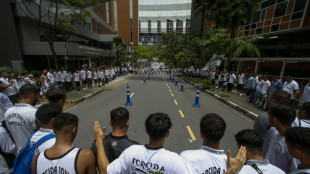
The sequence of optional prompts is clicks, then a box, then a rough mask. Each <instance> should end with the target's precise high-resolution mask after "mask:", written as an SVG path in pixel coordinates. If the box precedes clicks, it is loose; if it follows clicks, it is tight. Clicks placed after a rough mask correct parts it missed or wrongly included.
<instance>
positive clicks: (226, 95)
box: [219, 94, 230, 98]
mask: <svg viewBox="0 0 310 174" xmlns="http://www.w3.org/2000/svg"><path fill="white" fill-rule="evenodd" d="M219 96H220V97H222V98H224V97H230V95H228V94H220V95H219Z"/></svg>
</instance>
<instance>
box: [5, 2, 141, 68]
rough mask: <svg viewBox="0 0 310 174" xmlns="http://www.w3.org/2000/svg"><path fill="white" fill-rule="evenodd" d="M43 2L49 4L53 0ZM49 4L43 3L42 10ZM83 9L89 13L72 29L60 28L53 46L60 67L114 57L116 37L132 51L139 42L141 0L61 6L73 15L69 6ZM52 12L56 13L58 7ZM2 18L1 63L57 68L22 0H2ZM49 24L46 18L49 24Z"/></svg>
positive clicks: (48, 48)
mask: <svg viewBox="0 0 310 174" xmlns="http://www.w3.org/2000/svg"><path fill="white" fill-rule="evenodd" d="M42 2H43V4H49V3H50V2H51V1H50V0H43V1H42ZM85 2H88V1H85ZM89 2H93V1H89ZM48 8H49V7H48V6H43V11H44V10H45V11H46V10H47V9H48ZM80 9H86V10H88V11H89V12H90V17H88V18H87V19H86V20H85V21H83V22H82V21H81V22H77V24H76V25H75V30H73V31H69V30H62V31H58V32H57V38H56V41H55V42H54V48H55V52H56V55H57V63H58V65H59V66H58V67H59V68H61V67H67V68H68V69H69V70H71V71H72V70H74V69H75V68H80V67H81V65H82V64H85V63H86V64H89V65H93V64H94V63H93V62H92V61H91V60H92V58H93V57H96V58H99V59H100V60H101V61H103V62H104V61H109V60H114V57H115V53H114V51H113V38H114V37H118V36H120V37H121V38H122V40H123V44H122V45H123V47H124V48H125V49H126V50H127V51H130V49H131V46H130V45H133V44H138V0H99V2H97V3H95V4H93V3H86V4H85V6H83V7H75V6H70V7H67V6H65V5H60V7H59V10H60V11H61V13H60V15H62V16H66V15H70V14H67V12H68V11H70V10H80ZM33 12H34V14H35V13H36V12H37V11H36V10H34V11H33ZM51 13H52V14H53V13H54V14H55V9H52V10H51ZM0 21H1V23H2V24H3V26H6V27H1V29H0V30H1V31H0V38H1V39H0V46H1V47H0V51H1V56H2V57H3V58H1V59H0V65H1V66H9V67H12V68H14V69H27V70H42V69H43V68H56V63H55V60H54V58H53V56H52V55H53V54H52V52H51V50H50V47H49V44H48V42H47V40H46V38H45V37H44V35H43V34H42V32H41V31H40V29H39V27H38V25H37V24H36V23H35V22H34V21H35V18H34V17H33V16H32V15H31V14H29V12H27V10H26V9H25V7H23V6H21V5H20V0H17V1H15V0H1V1H0ZM49 26H50V25H49V23H48V21H46V27H49Z"/></svg>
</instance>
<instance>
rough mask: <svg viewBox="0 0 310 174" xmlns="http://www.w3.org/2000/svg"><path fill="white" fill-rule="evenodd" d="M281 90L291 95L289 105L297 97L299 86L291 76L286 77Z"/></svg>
mask: <svg viewBox="0 0 310 174" xmlns="http://www.w3.org/2000/svg"><path fill="white" fill-rule="evenodd" d="M283 90H284V91H286V92H288V93H290V94H291V104H292V102H293V101H295V100H296V99H297V97H298V95H299V85H298V83H297V82H296V81H295V80H293V78H292V77H291V76H287V78H286V82H284V84H283Z"/></svg>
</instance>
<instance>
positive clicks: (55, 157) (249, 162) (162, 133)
mask: <svg viewBox="0 0 310 174" xmlns="http://www.w3.org/2000/svg"><path fill="white" fill-rule="evenodd" d="M82 69H83V68H82ZM231 74H233V73H231ZM2 77H3V78H1V79H0V121H1V126H0V153H1V156H0V173H12V172H14V173H31V172H32V173H40V174H41V173H44V174H45V173H97V169H98V170H99V172H100V173H111V174H115V173H150V174H151V173H161V174H165V173H166V174H167V173H169V174H170V173H176V174H183V173H184V174H185V173H197V174H198V173H199V174H201V173H205V174H206V173H208V174H209V173H212V174H213V173H221V174H223V173H245V174H248V173H254V174H256V173H258V174H261V173H264V174H266V173H267V174H268V173H270V174H271V173H272V174H275V173H277V174H278V173H279V174H281V173H291V174H297V173H310V149H309V147H310V102H309V101H307V100H305V101H304V102H303V103H302V105H301V107H300V109H299V110H298V114H297V113H296V110H295V108H293V107H291V103H292V99H294V95H295V93H296V91H294V90H293V94H292V92H288V91H287V90H285V86H290V85H289V84H290V83H291V82H289V81H286V83H287V84H285V83H284V84H283V85H282V87H281V88H280V87H278V85H276V84H274V85H275V86H276V87H275V89H274V91H273V92H271V93H270V95H269V97H268V98H266V100H268V106H269V108H268V112H265V113H263V114H261V115H259V116H258V117H257V119H256V120H255V123H254V127H253V129H245V130H240V131H239V132H238V133H237V134H236V135H235V140H236V144H237V147H238V148H239V153H238V155H237V156H236V158H231V155H230V151H227V155H226V154H225V150H223V149H220V141H221V139H222V138H223V135H224V134H225V131H226V122H225V120H224V119H223V118H222V117H221V116H220V115H218V114H216V113H208V114H205V115H203V116H202V117H201V120H200V123H199V126H200V134H201V138H202V146H201V147H200V148H199V149H196V150H185V151H183V152H181V153H180V154H177V153H175V152H171V151H169V150H166V149H165V148H164V145H165V140H166V139H167V138H168V137H169V135H170V133H169V131H170V129H171V127H172V125H173V124H172V121H171V119H170V117H169V115H167V114H165V113H160V112H158V113H153V114H150V115H149V116H148V117H147V118H146V120H145V130H146V133H147V134H148V138H149V141H148V143H147V144H146V145H140V144H139V143H138V142H136V141H134V140H131V139H129V138H128V136H127V130H128V128H129V127H130V120H129V115H130V114H129V112H128V110H127V109H126V108H123V107H119V108H116V109H113V110H112V111H111V112H110V121H109V124H110V125H111V126H112V132H111V133H109V134H108V135H106V132H105V128H103V129H101V127H100V124H99V122H95V123H94V135H95V141H94V142H93V144H92V146H91V147H90V150H87V149H81V148H77V147H73V146H72V142H73V141H74V139H75V137H76V135H77V133H78V132H77V129H78V124H79V119H78V117H77V116H76V115H74V114H71V113H65V112H63V106H64V104H65V102H66V91H65V90H64V89H62V88H61V87H60V88H56V87H53V86H49V88H48V89H47V91H46V93H45V95H46V98H47V99H48V101H49V103H48V104H44V105H42V106H40V107H39V108H38V109H36V108H35V107H34V105H36V103H37V101H38V100H40V97H41V96H40V93H41V92H42V91H41V89H40V88H39V87H38V86H35V85H33V84H29V83H26V84H24V85H22V86H21V87H20V88H19V90H18V96H17V95H16V96H12V95H7V94H8V92H10V90H12V88H11V87H12V85H11V84H10V83H6V82H7V79H4V78H5V76H2ZM86 77H87V72H86ZM241 77H242V76H241ZM242 78H243V80H245V79H246V78H245V77H242ZM252 78H254V77H252ZM3 79H4V80H3ZM5 80H6V81H5ZM43 80H44V79H43ZM243 82H246V81H243ZM276 82H277V81H275V83H276ZM55 83H57V82H55ZM55 83H54V84H55ZM243 84H245V83H243ZM293 84H295V83H293ZM309 84H310V80H309V83H308V84H307V85H306V87H309ZM271 85H272V84H271ZM271 85H270V86H271ZM291 86H292V87H291V88H292V89H294V88H293V86H294V85H291ZM14 90H15V89H14ZM307 90H309V89H307ZM267 91H269V89H268V90H267ZM255 92H256V91H255ZM305 92H306V90H304V93H305ZM252 93H253V92H252ZM16 94H17V93H16ZM250 94H251V91H250ZM13 95H15V94H13ZM292 96H293V97H292ZM15 99H16V100H17V102H16V103H15V104H14V100H15ZM266 102H267V101H266ZM197 126H198V125H197ZM16 156H17V157H16ZM14 161H15V163H14ZM96 167H97V169H96Z"/></svg>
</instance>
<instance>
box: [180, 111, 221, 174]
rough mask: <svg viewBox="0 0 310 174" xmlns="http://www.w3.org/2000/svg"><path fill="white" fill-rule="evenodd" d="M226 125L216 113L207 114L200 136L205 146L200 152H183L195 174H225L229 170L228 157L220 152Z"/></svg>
mask: <svg viewBox="0 0 310 174" xmlns="http://www.w3.org/2000/svg"><path fill="white" fill-rule="evenodd" d="M225 130H226V123H225V121H224V120H223V118H221V117H220V116H219V115H217V114H215V113H211V114H206V115H205V116H203V117H202V118H201V120H200V136H201V138H202V140H203V145H202V146H201V148H200V149H198V150H186V151H183V152H182V153H181V154H180V156H181V157H183V158H184V159H185V161H186V163H187V164H188V165H189V170H191V171H193V173H197V174H201V173H207V172H208V171H217V173H218V174H223V173H225V171H226V170H227V156H226V155H225V151H224V150H220V140H221V139H222V137H223V136H224V133H225Z"/></svg>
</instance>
